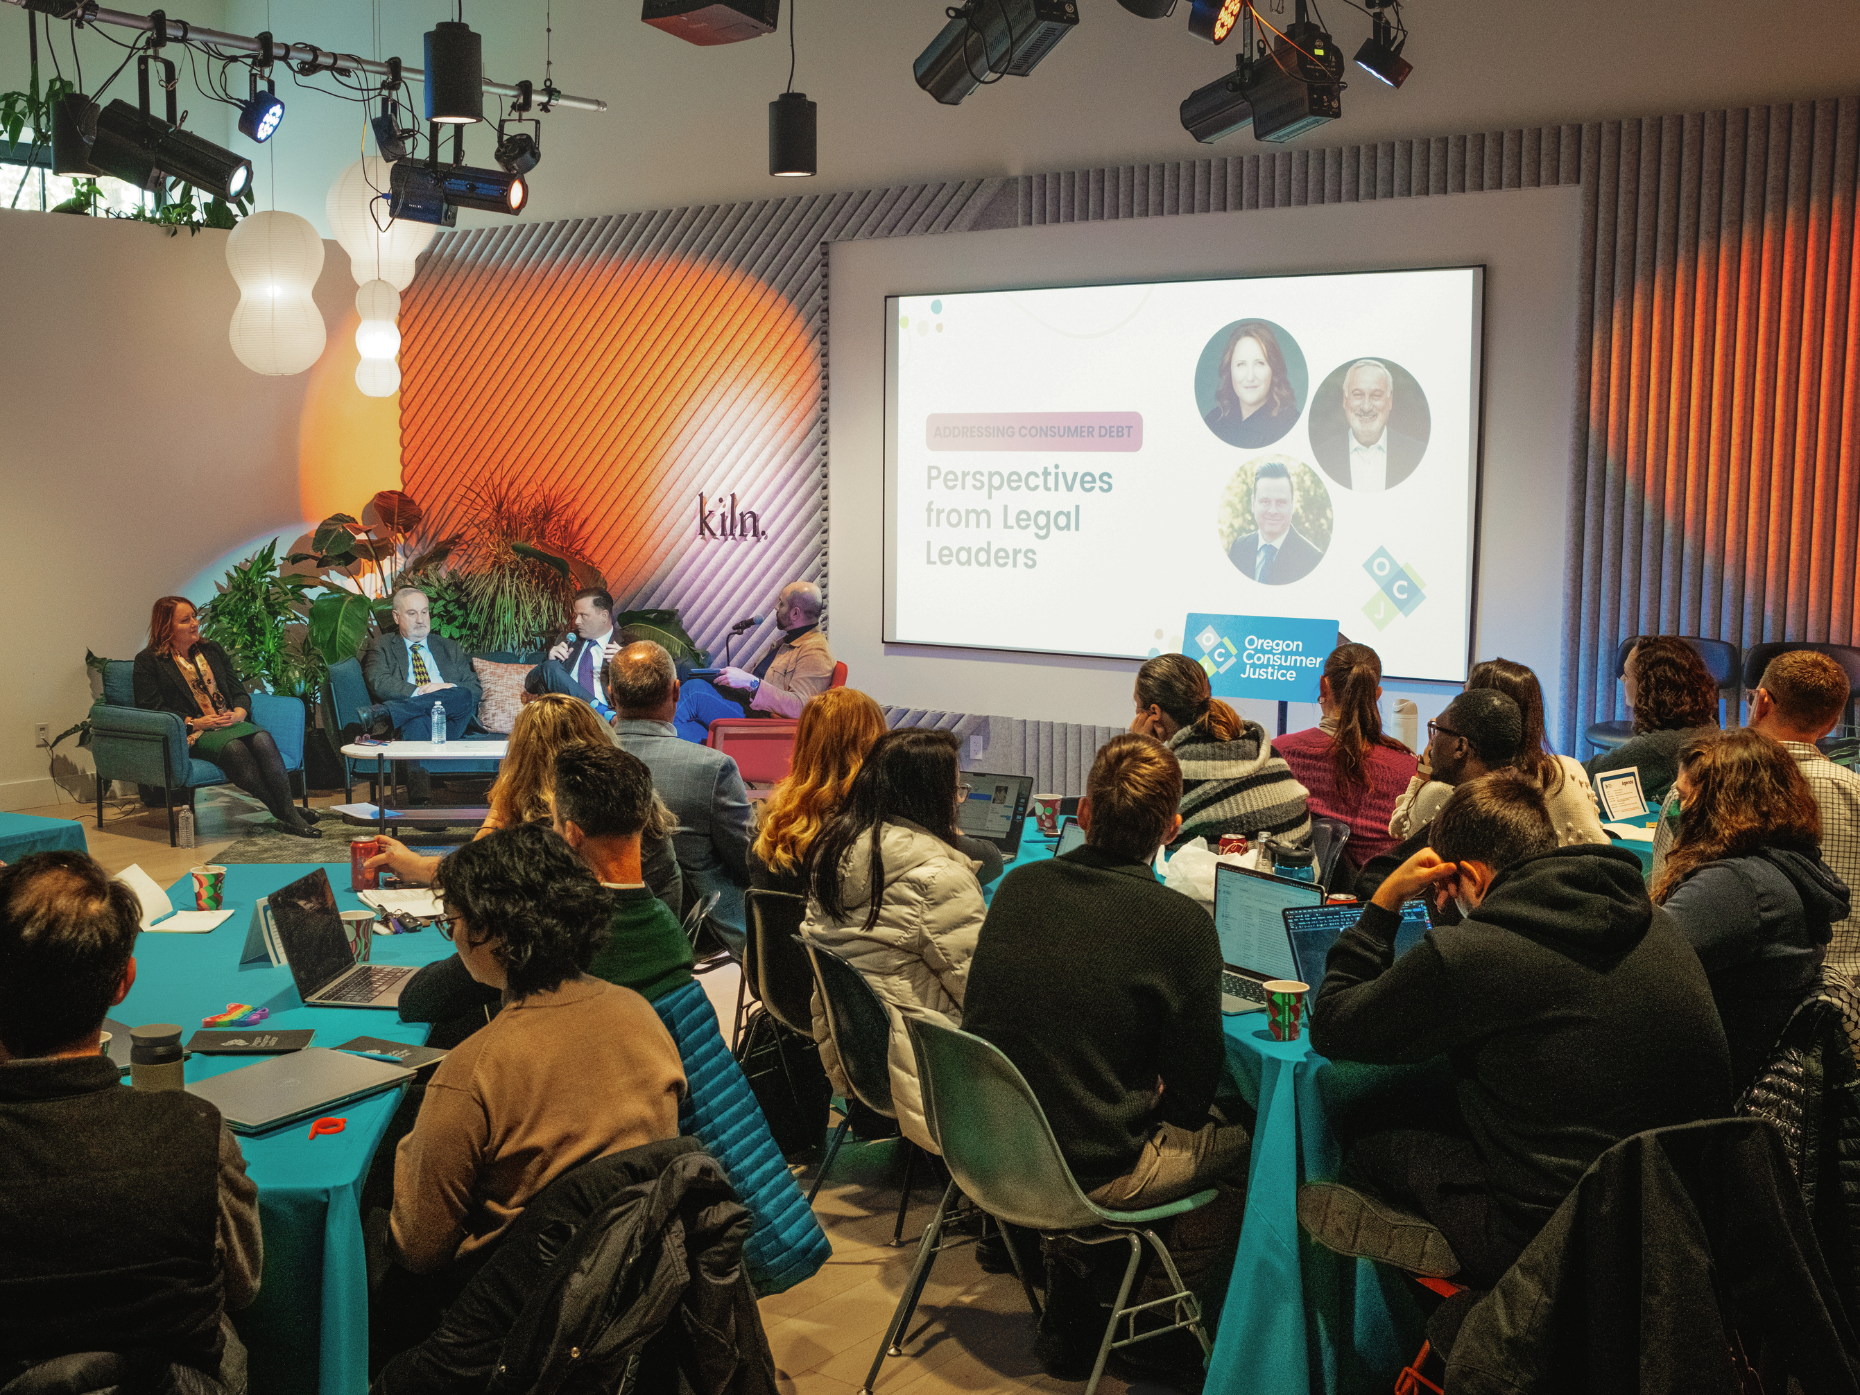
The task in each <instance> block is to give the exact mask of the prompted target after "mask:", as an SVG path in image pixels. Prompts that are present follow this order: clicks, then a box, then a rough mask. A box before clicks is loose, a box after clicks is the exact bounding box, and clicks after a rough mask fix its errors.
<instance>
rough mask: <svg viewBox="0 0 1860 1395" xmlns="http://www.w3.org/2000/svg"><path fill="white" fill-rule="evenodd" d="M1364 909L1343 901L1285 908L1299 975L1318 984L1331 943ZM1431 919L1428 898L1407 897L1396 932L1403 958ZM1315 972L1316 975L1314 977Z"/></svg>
mask: <svg viewBox="0 0 1860 1395" xmlns="http://www.w3.org/2000/svg"><path fill="white" fill-rule="evenodd" d="M1362 913H1363V907H1362V905H1361V904H1360V903H1352V902H1345V903H1343V904H1341V905H1323V906H1294V907H1291V908H1290V909H1288V910H1287V911H1286V912H1285V928H1286V930H1287V931H1288V932H1289V933H1290V934H1291V937H1292V950H1293V952H1294V953H1295V954H1296V955H1297V956H1298V967H1299V977H1300V978H1302V979H1304V981H1305V982H1306V983H1308V984H1310V985H1311V986H1312V987H1313V988H1315V987H1317V983H1318V979H1321V978H1323V977H1324V961H1325V960H1326V959H1328V958H1330V949H1331V946H1332V945H1334V944H1336V943H1337V938H1338V936H1340V935H1342V934H1343V932H1344V931H1345V930H1348V929H1349V928H1350V927H1351V926H1352V925H1354V924H1356V922H1357V919H1358V917H1360V916H1361V915H1362ZM1431 923H1432V922H1431V921H1429V919H1428V916H1427V903H1426V902H1425V901H1404V902H1403V903H1402V908H1401V928H1400V929H1398V930H1397V931H1396V932H1395V957H1396V958H1397V959H1399V958H1401V957H1402V955H1404V954H1406V953H1407V952H1408V951H1409V950H1410V949H1413V948H1414V946H1416V945H1417V944H1419V943H1420V942H1421V937H1422V936H1423V935H1425V934H1426V933H1427V931H1428V926H1429V925H1430V924H1431ZM1312 975H1316V977H1315V978H1314V977H1312Z"/></svg>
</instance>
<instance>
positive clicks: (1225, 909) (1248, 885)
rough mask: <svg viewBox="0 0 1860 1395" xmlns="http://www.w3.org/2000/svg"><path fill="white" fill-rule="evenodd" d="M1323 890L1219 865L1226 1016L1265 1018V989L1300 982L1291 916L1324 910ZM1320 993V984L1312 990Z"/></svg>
mask: <svg viewBox="0 0 1860 1395" xmlns="http://www.w3.org/2000/svg"><path fill="white" fill-rule="evenodd" d="M1323 903H1324V891H1323V888H1321V887H1319V886H1317V885H1316V884H1315V883H1313V882H1300V881H1294V880H1292V879H1291V878H1290V877H1274V876H1271V875H1269V874H1267V873H1265V872H1253V871H1249V870H1248V869H1247V868H1245V867H1234V866H1232V865H1230V864H1228V863H1225V862H1223V863H1220V864H1218V865H1217V866H1216V867H1215V869H1214V930H1215V933H1216V934H1217V935H1219V936H1220V940H1221V965H1222V972H1221V1011H1222V1012H1226V1013H1236V1012H1264V1011H1265V1009H1266V993H1265V990H1264V989H1263V988H1262V987H1261V986H1260V985H1262V984H1265V983H1270V982H1272V981H1273V980H1274V979H1281V978H1290V979H1295V978H1297V977H1298V956H1297V954H1296V953H1294V952H1293V950H1292V935H1291V932H1290V931H1289V930H1288V929H1287V928H1286V925H1285V912H1286V910H1288V909H1290V908H1292V907H1295V906H1321V905H1322V904H1323ZM1312 986H1313V987H1316V985H1315V984H1313V985H1312Z"/></svg>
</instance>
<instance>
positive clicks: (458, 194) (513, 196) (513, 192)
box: [439, 165, 530, 214]
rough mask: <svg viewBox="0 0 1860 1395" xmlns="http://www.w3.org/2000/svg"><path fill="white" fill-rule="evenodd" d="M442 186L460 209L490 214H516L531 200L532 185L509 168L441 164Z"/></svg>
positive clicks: (453, 203)
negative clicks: (496, 168)
mask: <svg viewBox="0 0 1860 1395" xmlns="http://www.w3.org/2000/svg"><path fill="white" fill-rule="evenodd" d="M439 188H440V190H441V192H443V193H444V194H445V196H446V202H447V203H449V204H452V205H454V206H455V207H458V208H478V209H482V210H484V211H485V212H486V213H510V214H516V213H521V212H522V211H523V205H524V204H526V203H528V202H529V198H530V186H529V185H528V184H526V183H524V181H523V176H522V175H520V174H514V173H512V172H511V171H509V170H486V169H476V168H474V167H473V166H471V165H441V166H440V167H439Z"/></svg>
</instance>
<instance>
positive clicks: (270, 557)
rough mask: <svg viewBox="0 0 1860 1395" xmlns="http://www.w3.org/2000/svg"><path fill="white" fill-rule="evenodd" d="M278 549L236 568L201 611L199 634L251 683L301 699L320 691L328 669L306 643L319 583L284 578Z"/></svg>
mask: <svg viewBox="0 0 1860 1395" xmlns="http://www.w3.org/2000/svg"><path fill="white" fill-rule="evenodd" d="M277 549H278V544H277V541H276V540H275V539H274V540H273V541H271V542H268V543H266V544H265V545H264V546H263V547H261V548H260V549H259V550H258V551H257V552H255V553H253V554H252V555H251V556H250V557H247V558H246V559H245V560H244V561H242V562H238V563H235V564H234V565H233V568H232V570H230V571H228V572H227V573H226V577H225V579H224V580H223V581H221V582H220V584H219V594H218V595H216V596H214V598H213V599H212V600H211V601H209V602H207V604H206V605H205V606H203V607H202V608H201V626H200V630H201V634H202V635H204V636H205V637H206V638H208V639H210V640H212V641H213V642H214V643H215V644H217V645H219V646H220V647H221V648H222V649H224V650H225V651H226V652H227V653H228V654H229V655H231V656H232V660H233V662H234V663H235V664H237V665H238V667H239V671H240V672H241V673H242V674H244V675H245V677H246V679H247V680H248V681H253V680H256V681H259V682H262V683H263V684H264V685H265V686H266V687H267V688H269V689H270V690H271V691H272V692H274V693H280V694H283V695H286V696H291V697H303V696H306V695H309V694H313V693H315V692H316V691H317V689H318V688H319V687H320V686H321V685H322V682H323V675H324V673H325V671H326V666H325V664H324V662H323V661H322V659H321V658H320V656H319V655H318V653H317V652H316V650H315V648H314V647H312V646H310V645H308V644H306V642H305V641H306V632H305V623H304V622H305V618H306V614H307V612H308V611H309V610H310V609H311V604H310V601H309V599H308V597H307V594H306V593H307V592H308V591H309V590H310V589H312V588H313V587H314V586H315V585H316V582H315V581H314V580H313V579H312V578H309V577H305V576H295V575H289V576H287V575H283V574H281V573H280V572H279V570H278V560H277Z"/></svg>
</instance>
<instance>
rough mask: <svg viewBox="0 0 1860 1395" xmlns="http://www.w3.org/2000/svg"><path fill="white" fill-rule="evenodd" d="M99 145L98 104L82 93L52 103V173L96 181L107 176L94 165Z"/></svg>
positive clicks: (72, 94)
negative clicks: (94, 149)
mask: <svg viewBox="0 0 1860 1395" xmlns="http://www.w3.org/2000/svg"><path fill="white" fill-rule="evenodd" d="M96 142H97V104H96V103H95V102H93V101H91V99H90V98H88V97H86V96H84V95H83V94H82V93H78V92H74V93H71V94H70V95H68V96H65V97H60V98H59V99H58V100H57V101H56V102H54V103H53V104H52V173H53V174H63V175H69V176H71V177H72V178H75V179H94V178H96V176H98V175H100V174H102V173H103V171H102V170H100V169H98V168H97V167H96V166H95V165H93V164H92V163H91V159H90V152H91V147H92V146H93V145H95V144H96Z"/></svg>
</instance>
